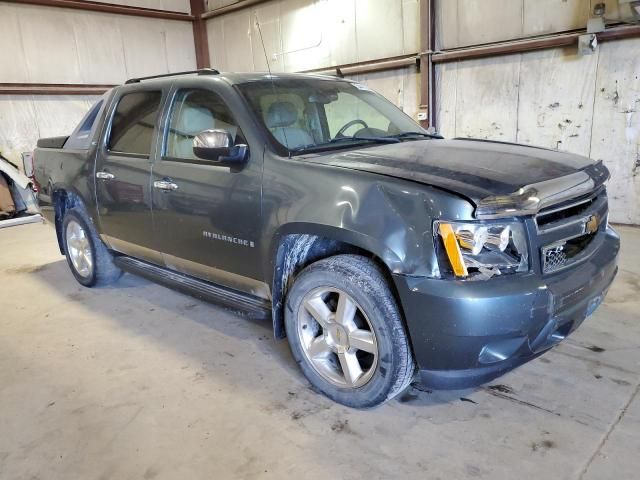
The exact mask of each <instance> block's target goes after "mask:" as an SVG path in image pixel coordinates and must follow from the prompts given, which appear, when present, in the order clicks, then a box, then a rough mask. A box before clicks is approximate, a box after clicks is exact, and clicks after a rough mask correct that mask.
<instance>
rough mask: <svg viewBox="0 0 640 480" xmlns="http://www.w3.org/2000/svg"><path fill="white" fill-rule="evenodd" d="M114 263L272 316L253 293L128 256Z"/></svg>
mask: <svg viewBox="0 0 640 480" xmlns="http://www.w3.org/2000/svg"><path fill="white" fill-rule="evenodd" d="M114 262H115V264H116V265H117V266H118V267H120V268H121V269H122V270H124V271H126V272H129V273H133V274H134V275H139V276H141V277H144V278H146V279H148V280H151V281H153V282H156V283H160V284H162V285H164V286H166V287H169V288H172V289H174V290H178V291H180V292H182V293H186V294H188V295H191V296H194V297H196V298H199V299H201V300H205V301H207V302H211V303H216V304H219V305H223V306H225V307H229V308H231V309H233V310H236V311H242V312H244V313H246V314H247V315H248V316H249V317H251V318H256V319H264V318H269V317H270V315H271V303H270V302H269V301H267V300H264V299H262V298H259V297H256V296H254V295H250V294H248V293H243V292H239V291H237V290H233V289H230V288H227V287H223V286H220V285H214V284H213V283H209V282H205V281H203V280H199V279H197V278H194V277H191V276H189V275H185V274H182V273H178V272H175V271H173V270H169V269H167V268H163V267H159V266H157V265H153V264H151V263H147V262H143V261H142V260H137V259H135V258H131V257H127V256H118V257H116V258H115V259H114Z"/></svg>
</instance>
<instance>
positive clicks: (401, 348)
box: [285, 255, 415, 408]
mask: <svg viewBox="0 0 640 480" xmlns="http://www.w3.org/2000/svg"><path fill="white" fill-rule="evenodd" d="M285 326H286V330H287V337H288V339H289V344H290V346H291V351H292V354H293V356H294V358H295V360H296V361H297V362H298V364H299V365H300V368H301V369H302V371H303V373H304V374H305V376H306V377H307V379H308V380H309V381H310V382H311V384H312V385H313V386H314V387H315V388H317V389H318V390H320V391H321V392H322V393H324V394H325V395H326V396H328V397H329V398H331V399H332V400H334V401H336V402H338V403H341V404H343V405H347V406H349V407H354V408H370V407H374V406H376V405H379V404H381V403H384V402H386V401H387V400H389V399H391V398H393V397H394V396H396V395H397V394H398V393H400V392H401V391H402V390H404V389H405V388H406V387H407V386H408V385H409V383H410V382H411V380H412V378H413V373H414V368H415V367H414V361H413V357H412V355H411V349H410V346H409V341H408V338H407V334H406V332H405V329H404V325H403V321H402V317H401V315H400V312H399V310H398V307H397V304H396V301H395V298H394V296H393V294H392V292H391V290H390V289H389V286H388V284H387V281H386V279H385V276H384V274H383V272H382V271H381V269H380V268H379V267H378V266H377V265H376V264H375V263H374V262H373V261H372V260H370V259H367V258H364V257H360V256H357V255H338V256H335V257H331V258H328V259H325V260H321V261H319V262H316V263H314V264H312V265H311V266H309V267H307V268H306V269H305V270H303V271H302V273H301V274H300V275H299V276H298V277H297V278H296V280H295V282H294V284H293V286H292V288H291V290H290V291H289V293H288V295H287V303H286V308H285Z"/></svg>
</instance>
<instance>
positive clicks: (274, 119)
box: [266, 102, 315, 149]
mask: <svg viewBox="0 0 640 480" xmlns="http://www.w3.org/2000/svg"><path fill="white" fill-rule="evenodd" d="M297 121H298V111H297V109H296V107H295V105H294V104H293V103H291V102H275V103H273V104H271V106H270V107H269V110H268V111H267V118H266V124H267V127H268V128H269V130H270V131H271V133H272V134H273V136H274V137H276V140H278V141H279V142H280V143H281V144H282V145H284V146H285V147H287V148H289V149H292V148H298V147H302V146H304V145H311V144H314V143H315V142H314V141H313V137H312V136H311V135H310V134H309V132H307V131H306V130H303V129H302V128H298V127H292V125H294V124H295V123H296V122H297Z"/></svg>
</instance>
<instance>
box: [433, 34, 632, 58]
mask: <svg viewBox="0 0 640 480" xmlns="http://www.w3.org/2000/svg"><path fill="white" fill-rule="evenodd" d="M586 33H587V32H586V30H579V31H572V32H567V33H563V34H559V35H549V36H544V37H537V38H527V39H523V40H513V41H509V42H500V43H493V44H489V45H479V46H473V47H464V48H457V49H451V50H444V51H442V52H436V53H434V54H433V56H432V61H433V63H444V62H454V61H457V60H471V59H474V58H486V57H495V56H499V55H510V54H514V53H526V52H531V51H534V50H543V49H547V48H560V47H568V46H574V45H577V43H578V37H580V35H585V34H586ZM596 36H597V38H598V41H599V42H606V41H610V40H620V39H625V38H635V37H639V36H640V25H629V26H616V27H613V28H608V29H607V30H605V31H604V32H600V33H597V34H596Z"/></svg>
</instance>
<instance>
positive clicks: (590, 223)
mask: <svg viewBox="0 0 640 480" xmlns="http://www.w3.org/2000/svg"><path fill="white" fill-rule="evenodd" d="M599 225H600V219H599V218H598V216H597V215H591V216H590V217H589V218H588V219H587V223H585V224H584V231H585V233H596V232H597V231H598V226H599Z"/></svg>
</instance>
